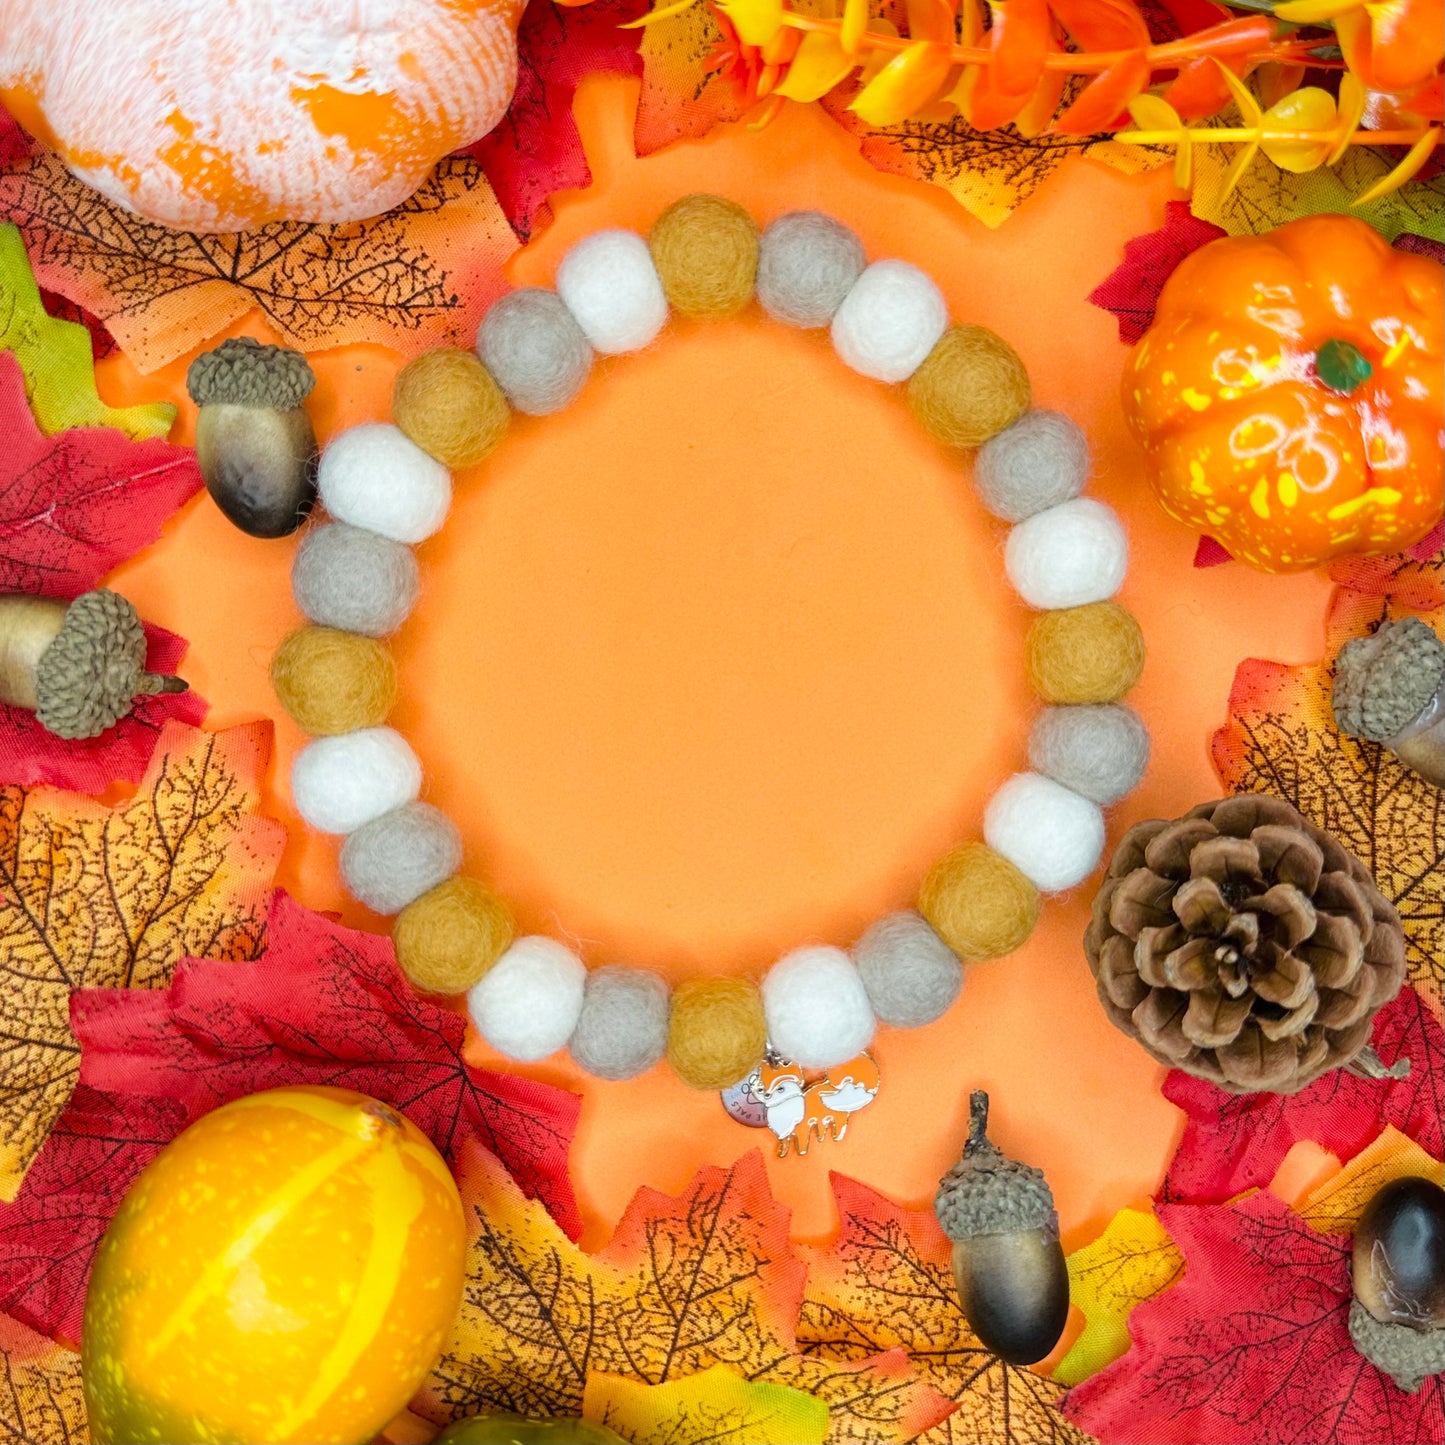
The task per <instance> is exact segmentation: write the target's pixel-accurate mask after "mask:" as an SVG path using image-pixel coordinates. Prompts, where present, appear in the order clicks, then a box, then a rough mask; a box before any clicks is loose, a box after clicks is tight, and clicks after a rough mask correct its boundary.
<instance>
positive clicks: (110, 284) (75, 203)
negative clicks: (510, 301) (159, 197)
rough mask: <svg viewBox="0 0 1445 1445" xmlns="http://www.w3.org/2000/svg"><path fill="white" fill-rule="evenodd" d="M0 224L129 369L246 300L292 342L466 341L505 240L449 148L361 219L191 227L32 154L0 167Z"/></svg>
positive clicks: (193, 340)
mask: <svg viewBox="0 0 1445 1445" xmlns="http://www.w3.org/2000/svg"><path fill="white" fill-rule="evenodd" d="M0 220H7V221H13V222H14V223H15V224H16V225H17V226H19V227H20V229H21V231H22V232H23V233H24V235H25V242H26V245H27V247H28V249H29V252H30V260H31V264H32V265H33V266H34V268H35V275H36V279H37V280H38V281H39V282H40V284H41V285H42V286H45V287H47V288H49V289H50V290H52V291H58V292H60V294H61V295H62V296H66V297H68V298H69V299H70V300H71V301H74V302H75V303H76V304H77V305H80V306H83V307H84V308H85V309H86V310H87V311H90V312H92V313H93V314H94V315H96V316H98V317H99V318H100V319H101V320H102V321H104V322H105V325H106V327H107V328H108V329H109V331H110V333H111V335H112V336H114V337H115V339H116V341H117V342H118V343H119V345H120V347H121V349H122V350H123V351H124V352H125V354H126V355H127V356H128V357H129V358H130V360H132V361H133V362H134V363H135V364H136V366H138V367H139V368H140V369H141V370H142V371H154V370H155V369H156V368H157V367H159V366H164V365H165V364H166V363H167V362H168V361H173V360H174V359H175V358H176V357H178V356H181V355H183V354H184V353H185V352H187V351H189V350H191V349H192V348H193V347H195V346H198V345H199V344H200V343H201V342H202V341H205V340H206V339H207V338H208V337H211V336H214V335H215V334H216V332H218V331H220V330H221V329H222V328H223V327H226V326H229V325H230V324H231V323H232V322H233V321H236V320H237V319H238V318H240V317H241V316H244V315H245V314H246V313H247V312H248V311H250V310H251V309H252V308H253V307H259V308H260V310H261V313H262V315H263V316H264V317H265V319H266V322H267V324H268V325H269V326H271V327H272V328H273V329H274V330H275V331H276V332H277V334H278V335H279V336H280V337H281V339H282V340H283V341H285V342H286V343H287V344H288V345H290V346H294V347H298V348H299V349H301V350H303V351H320V350H323V349H325V348H327V347H332V346H343V345H346V344H348V343H350V342H357V341H372V342H380V343H382V344H383V345H387V346H392V347H394V348H395V349H396V350H398V351H401V352H403V353H405V354H408V355H410V354H412V353H415V352H418V351H424V350H426V349H427V348H428V347H431V346H438V345H441V344H443V343H449V344H452V345H459V346H470V345H471V344H472V341H473V340H474V339H475V337H476V332H477V325H478V323H479V322H480V321H481V319H482V314H483V312H484V311H485V310H486V308H487V304H488V303H489V302H490V301H491V300H492V299H493V298H495V297H496V296H498V295H500V294H501V293H502V292H503V291H505V290H507V289H508V283H507V280H506V277H505V276H504V275H503V272H502V268H503V266H504V265H505V264H506V262H507V260H508V258H509V257H510V256H511V255H512V253H513V252H514V251H515V250H516V249H517V238H516V236H515V235H514V234H513V232H512V228H511V227H510V226H509V225H508V224H507V218H506V217H505V216H504V215H503V214H502V208H501V206H500V205H499V204H498V202H497V198H496V196H495V195H494V194H493V192H492V187H491V183H490V182H489V181H488V180H487V178H486V175H485V174H484V173H483V171H482V168H481V166H480V165H479V164H478V163H477V162H476V161H474V160H472V159H470V158H468V157H464V156H451V157H449V158H447V159H446V160H443V161H441V162H440V163H439V164H438V165H437V167H436V169H435V170H434V171H433V172H432V174H431V176H430V177H429V178H428V179H427V181H426V182H425V183H424V184H423V185H422V186H421V188H420V189H419V190H418V191H417V192H416V194H415V195H413V196H411V197H409V198H408V199H407V200H405V201H403V202H402V204H401V205H399V206H397V207H396V208H395V209H394V210H391V211H388V212H386V214H385V215H381V216H377V217H375V218H374V219H372V220H369V221H352V222H349V223H347V224H346V225H339V226H325V225H316V224H311V223H308V222H303V221H276V222H273V223H272V224H271V225H267V226H259V227H257V228H256V229H255V230H252V231H240V232H236V233H235V234H227V235H196V234H193V233H191V232H189V231H173V230H171V229H170V228H169V227H166V226H158V225H155V224H153V223H152V222H149V221H143V220H141V219H140V218H139V217H138V216H135V215H133V214H131V212H129V211H125V210H122V209H121V208H120V207H119V206H116V205H114V204H113V203H112V202H110V201H108V200H106V198H105V197H104V196H102V195H101V194H100V192H98V191H96V190H93V189H92V188H91V187H90V186H87V185H86V184H85V182H84V181H81V180H77V179H76V177H75V176H73V175H71V173H70V172H69V171H68V170H67V169H66V168H65V166H64V165H63V164H62V163H61V161H60V159H59V158H58V157H57V156H55V155H53V154H52V153H50V152H49V151H41V152H38V153H37V154H34V155H31V156H29V157H27V158H26V159H24V160H22V161H21V162H20V163H19V164H18V165H15V166H14V167H12V168H11V169H10V170H7V171H4V172H0Z"/></svg>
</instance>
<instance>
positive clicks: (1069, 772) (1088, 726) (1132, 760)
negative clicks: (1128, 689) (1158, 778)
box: [1029, 703, 1149, 807]
mask: <svg viewBox="0 0 1445 1445" xmlns="http://www.w3.org/2000/svg"><path fill="white" fill-rule="evenodd" d="M1029 762H1030V763H1031V764H1032V765H1033V767H1034V769H1035V770H1036V771H1037V772H1040V773H1046V774H1047V775H1048V776H1049V777H1051V778H1052V779H1053V780H1054V781H1055V782H1056V783H1062V784H1063V785H1064V786H1065V787H1066V788H1072V789H1073V790H1074V791H1075V792H1076V793H1082V794H1083V796H1084V797H1086V798H1091V799H1092V800H1093V801H1094V802H1096V803H1102V804H1104V806H1105V807H1107V806H1108V805H1109V804H1110V803H1117V802H1118V801H1119V799H1120V798H1122V797H1123V796H1124V794H1125V793H1129V792H1132V791H1133V790H1134V789H1135V788H1136V787H1138V785H1139V779H1140V778H1142V777H1143V776H1144V769H1145V768H1146V767H1148V765H1149V730H1148V729H1147V728H1146V727H1145V726H1144V724H1143V723H1142V722H1140V721H1139V716H1138V714H1137V713H1135V712H1134V711H1133V710H1132V709H1130V708H1127V707H1121V706H1120V705H1119V704H1118V703H1100V704H1097V705H1094V706H1076V707H1046V708H1045V709H1044V710H1043V711H1042V712H1041V713H1040V714H1039V715H1038V717H1037V718H1035V719H1034V726H1033V731H1032V732H1031V733H1030V734H1029Z"/></svg>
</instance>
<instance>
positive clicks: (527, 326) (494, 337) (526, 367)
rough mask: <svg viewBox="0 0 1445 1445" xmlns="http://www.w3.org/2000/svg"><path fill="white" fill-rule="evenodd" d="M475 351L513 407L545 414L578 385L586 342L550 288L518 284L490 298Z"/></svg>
mask: <svg viewBox="0 0 1445 1445" xmlns="http://www.w3.org/2000/svg"><path fill="white" fill-rule="evenodd" d="M477 355H478V356H480V357H481V359H482V364H483V365H484V366H485V367H486V368H487V370H488V371H490V372H491V373H492V376H493V377H494V378H495V379H496V382H497V385H498V386H500V387H501V388H502V390H503V392H504V393H505V394H506V397H507V400H508V401H509V402H511V404H512V406H513V407H514V408H515V409H516V410H517V411H522V412H526V413H527V414H528V415H529V416H546V415H548V413H550V412H554V411H561V409H562V408H563V407H564V406H566V405H567V403H568V402H569V401H571V400H572V398H573V397H574V396H576V395H577V393H578V392H579V391H581V390H582V383H583V382H585V381H586V380H587V374H588V372H589V371H591V370H592V346H591V343H590V342H589V341H588V340H587V337H586V334H585V333H584V332H583V330H582V328H581V327H580V326H579V325H578V324H577V321H576V318H575V317H574V316H573V315H572V313H571V312H570V311H569V310H568V309H567V307H566V305H565V303H564V302H563V301H562V298H561V297H560V296H558V295H557V293H556V292H555V291H544V290H543V289H542V288H541V287H538V286H524V287H522V288H521V289H520V290H517V291H512V292H509V293H508V294H507V295H506V296H503V297H502V298H501V299H500V300H498V301H495V302H493V303H492V308H491V310H490V311H488V312H487V314H486V316H484V317H483V318H482V325H481V329H480V330H479V331H478V332H477Z"/></svg>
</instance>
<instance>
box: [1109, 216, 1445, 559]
mask: <svg viewBox="0 0 1445 1445" xmlns="http://www.w3.org/2000/svg"><path fill="white" fill-rule="evenodd" d="M1442 281H1445V270H1442V268H1441V267H1440V265H1439V264H1438V263H1436V262H1434V261H1431V260H1428V259H1426V258H1425V257H1423V256H1415V255H1409V254H1407V253H1404V252H1401V251H1396V250H1394V249H1393V248H1392V247H1390V246H1389V245H1387V244H1386V243H1385V241H1384V239H1383V238H1382V237H1381V236H1380V235H1379V234H1378V233H1377V232H1376V231H1374V230H1372V229H1371V228H1370V227H1369V226H1367V225H1365V224H1364V223H1363V222H1362V221H1357V220H1355V219H1353V218H1352V217H1348V216H1312V217H1309V218H1307V219H1305V220H1300V221H1291V222H1290V223H1289V224H1288V225H1286V226H1281V227H1280V228H1279V229H1278V230H1276V231H1272V232H1270V233H1269V234H1268V235H1264V236H1229V237H1225V238H1223V239H1222V240H1218V241H1212V242H1210V244H1209V245H1207V246H1204V247H1202V248H1201V249H1200V250H1198V251H1195V252H1194V253H1193V254H1192V255H1189V256H1186V257H1185V258H1184V260H1183V261H1182V262H1181V263H1180V264H1179V267H1178V269H1177V270H1176V271H1175V272H1174V274H1173V275H1172V276H1171V277H1170V278H1169V280H1168V281H1167V282H1166V283H1165V286H1164V289H1163V291H1162V292H1161V293H1160V296H1159V305H1158V308H1157V310H1156V311H1155V314H1154V324H1153V326H1152V327H1151V328H1150V330H1149V331H1148V333H1147V334H1146V335H1145V336H1144V338H1143V339H1142V340H1141V341H1140V343H1139V345H1138V346H1137V347H1136V348H1135V351H1134V354H1133V356H1132V357H1131V358H1130V361H1129V364H1128V366H1127V367H1126V368H1125V372H1124V387H1123V399H1124V411H1125V415H1126V416H1127V418H1128V420H1129V424H1130V427H1131V429H1132V430H1133V432H1134V435H1135V436H1136V437H1137V438H1138V440H1139V442H1140V443H1141V445H1142V446H1143V447H1144V450H1145V453H1146V455H1147V457H1148V461H1149V467H1150V474H1151V480H1152V482H1153V484H1154V489H1155V491H1156V492H1157V493H1158V495H1159V500H1160V501H1161V502H1162V503H1163V505H1164V509H1165V511H1167V512H1168V513H1169V514H1170V515H1171V516H1172V517H1177V518H1178V519H1179V520H1180V521H1181V522H1185V523H1187V524H1188V525H1189V526H1190V527H1193V528H1194V529H1195V530H1197V531H1200V532H1205V533H1208V534H1209V535H1210V536H1212V537H1215V538H1217V539H1218V540H1219V541H1220V542H1221V543H1222V544H1223V546H1224V547H1225V548H1226V549H1228V551H1230V552H1231V553H1233V554H1234V555H1235V556H1236V557H1238V558H1240V559H1241V560H1242V561H1244V562H1248V563H1249V564H1250V565H1252V566H1255V567H1259V568H1261V569H1262V570H1264V571H1266V572H1295V571H1301V570H1303V569H1305V568H1309V567H1315V566H1318V565H1319V564H1320V563H1322V562H1327V561H1328V560H1329V559H1330V558H1332V557H1334V556H1337V555H1339V554H1341V553H1348V552H1360V553H1366V554H1372V553H1383V552H1396V551H1400V550H1401V549H1403V548H1405V547H1409V546H1410V545H1412V544H1413V543H1415V542H1418V541H1419V540H1420V539H1421V538H1423V537H1424V536H1426V535H1427V534H1428V533H1429V531H1430V530H1431V528H1432V527H1433V526H1434V525H1435V524H1436V522H1438V521H1439V520H1440V514H1441V500H1442V466H1441V446H1442V442H1445V414H1442V385H1441V359H1442V345H1441V342H1442V324H1445V284H1442Z"/></svg>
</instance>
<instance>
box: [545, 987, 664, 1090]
mask: <svg viewBox="0 0 1445 1445" xmlns="http://www.w3.org/2000/svg"><path fill="white" fill-rule="evenodd" d="M667 1016H668V991H667V985H666V984H665V983H664V982H663V981H662V979H660V978H659V977H658V976H657V975H656V974H655V973H648V972H647V971H646V970H645V969H641V968H618V967H609V968H594V969H593V970H592V972H591V973H589V974H588V975H587V992H586V993H585V994H584V995H583V999H582V1014H581V1017H579V1018H578V1020H577V1027H576V1028H575V1029H574V1030H573V1031H572V1038H571V1042H570V1043H569V1045H568V1047H569V1048H570V1049H571V1051H572V1057H573V1058H574V1059H576V1060H577V1062H578V1063H579V1064H580V1065H581V1066H582V1067H583V1068H584V1069H586V1070H587V1072H588V1073H589V1074H591V1075H592V1076H593V1077H594V1078H598V1079H631V1078H633V1077H635V1076H636V1075H638V1074H641V1073H644V1072H646V1071H647V1070H648V1069H650V1068H651V1067H652V1066H653V1065H654V1064H655V1063H656V1062H657V1061H658V1060H659V1059H660V1058H661V1057H662V1056H663V1054H665V1053H666V1052H667Z"/></svg>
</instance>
